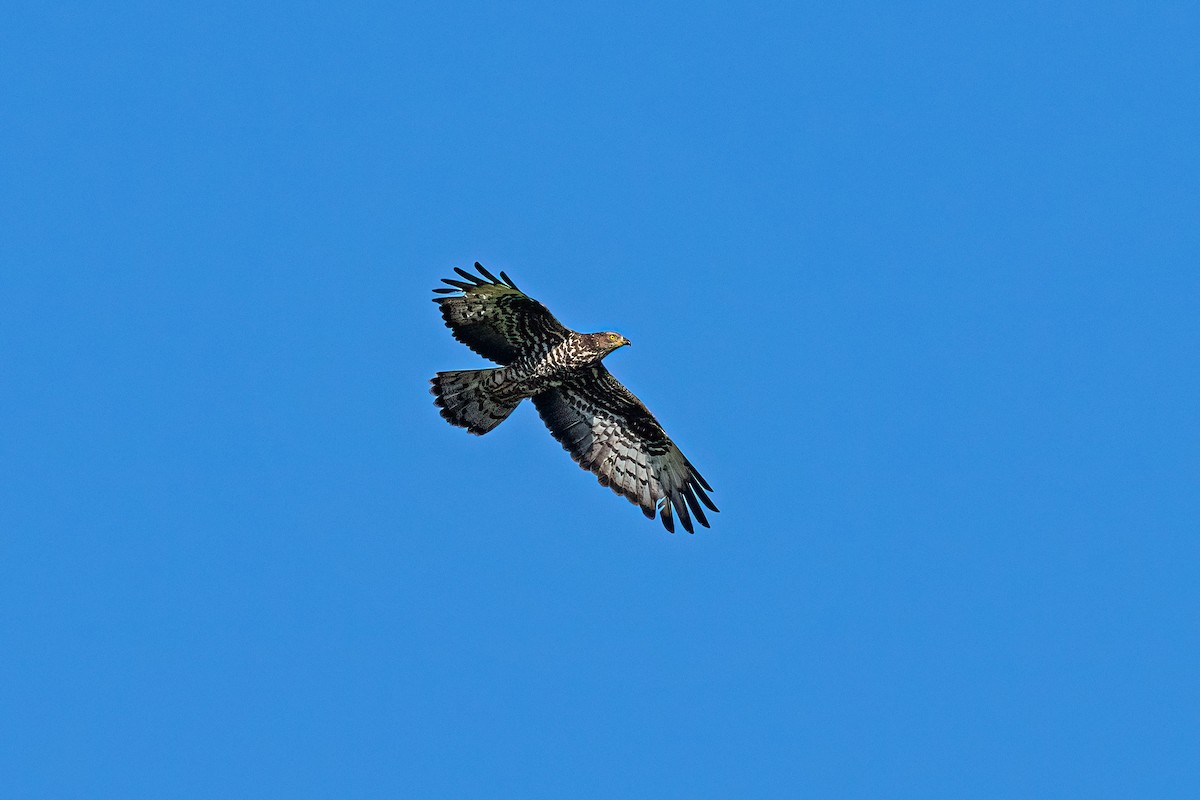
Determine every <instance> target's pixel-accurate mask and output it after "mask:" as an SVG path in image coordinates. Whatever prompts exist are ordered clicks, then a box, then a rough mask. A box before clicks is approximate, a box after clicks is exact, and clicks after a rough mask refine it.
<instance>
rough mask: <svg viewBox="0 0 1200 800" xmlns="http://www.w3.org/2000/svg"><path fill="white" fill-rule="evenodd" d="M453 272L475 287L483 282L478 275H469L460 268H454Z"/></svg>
mask: <svg viewBox="0 0 1200 800" xmlns="http://www.w3.org/2000/svg"><path fill="white" fill-rule="evenodd" d="M454 271H455V272H457V273H458V274H459V275H461V276H463V277H464V278H466V279H467V280H469V281H470V282H471V283H473V284H475V285H476V286H482V285H483V280H482V279H481V278H480V277H479V276H478V275H472V274H471V273H469V272H467V271H466V270H465V269H463V268H462V267H455V268H454Z"/></svg>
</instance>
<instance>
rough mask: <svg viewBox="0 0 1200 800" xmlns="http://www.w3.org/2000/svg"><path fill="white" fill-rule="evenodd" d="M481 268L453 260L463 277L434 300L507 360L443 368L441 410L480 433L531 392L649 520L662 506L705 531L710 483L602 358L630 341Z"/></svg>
mask: <svg viewBox="0 0 1200 800" xmlns="http://www.w3.org/2000/svg"><path fill="white" fill-rule="evenodd" d="M475 268H476V269H477V270H478V271H479V275H478V276H477V275H474V274H472V273H470V272H467V271H466V270H463V269H459V268H457V267H455V270H454V271H455V272H456V273H458V275H459V276H460V277H461V278H463V280H455V279H450V278H446V279H443V283H447V284H449V285H450V287H452V288H440V289H434V291H435V292H437V293H439V294H447V295H452V296H448V297H436V298H434V302H436V303H437V304H438V305H439V306H440V307H441V312H442V318H443V319H444V320H445V322H446V327H448V328H450V331H451V333H452V334H453V335H454V338H455V339H457V340H458V341H460V342H462V343H463V344H465V345H466V346H467V347H469V348H471V349H472V350H474V351H475V352H476V353H478V354H479V355H481V356H483V357H484V358H487V359H490V360H491V361H494V362H496V363H497V364H500V365H501V366H499V367H495V368H491V369H480V370H458V371H454V372H439V373H438V374H437V375H436V376H435V377H434V378H433V380H432V381H431V383H432V385H433V386H432V389H431V391H432V392H433V394H434V395H435V400H434V403H435V405H437V406H438V408H440V409H441V415H442V417H444V418H445V419H446V420H447V421H448V422H450V423H451V424H452V425H457V426H459V427H462V428H466V429H467V430H468V431H470V432H471V433H474V434H477V435H482V434H484V433H487V432H488V431H490V430H492V428H494V427H496V426H497V425H499V424H500V423H501V422H503V421H504V420H505V419H506V418H507V417H508V415H509V414H511V413H512V411H513V409H515V408H516V407H517V405H518V404H519V403H520V402H521V401H522V400H524V399H525V398H532V400H533V404H534V406H535V407H536V408H537V410H538V414H539V415H541V418H542V421H543V422H545V423H546V427H547V428H549V429H550V433H551V434H552V435H553V436H554V438H555V439H557V440H558V441H559V443H561V444H562V446H563V448H564V449H565V450H566V451H567V452H568V453H570V454H571V457H572V458H573V459H575V461H576V462H577V463H578V464H579V465H580V466H581V467H583V468H584V469H587V470H590V471H591V472H593V473H594V474H595V475H596V477H597V479H598V480H599V481H600V483H601V484H602V485H604V486H608V487H609V488H611V489H612V490H613V491H614V492H616V493H617V494H619V495H621V496H623V497H625V498H627V499H628V500H629V501H630V502H632V503H634V504H636V505H638V506H640V507H641V509H642V513H644V514H645V515H646V516H647V517H649V518H651V519H653V518H654V517H655V515H656V513H657V514H658V515H659V516H660V517H661V519H662V524H663V526H664V527H665V528H666V529H667V530H668V531H670V532H672V533H674V531H675V521H674V518H675V515H676V514H678V515H679V520H680V523H681V524H682V525H683V529H684V530H686V531H687V532H688V533H692V531H693V528H692V518H693V517H694V518H695V520H696V521H697V522H699V523H700V524H701V525H703V526H704V527H706V528H707V527H708V519H707V518H706V516H705V513H704V508H706V507H707V508H708V509H709V510H711V511H716V510H717V507H716V505H714V504H713V502H712V500H711V499H709V497H708V494H707V493H706V492H711V491H712V487H711V486H709V485H708V482H707V481H705V480H704V478H703V477H701V475H700V473H699V472H697V471H696V468H695V467H694V466H692V463H691V462H690V461H688V460H687V458H686V457H685V456H684V455H683V453H682V452H680V450H679V448H678V447H677V446H676V445H675V443H674V442H672V441H671V439H670V437H668V436H667V434H666V432H665V431H663V429H662V426H661V425H659V424H658V420H656V419H655V418H654V415H652V414H651V413H650V411H649V410H648V409H647V408H646V406H645V405H643V404H642V402H641V401H640V400H638V399H637V398H636V397H635V396H634V395H633V393H632V392H630V391H629V390H628V389H626V388H625V387H624V386H623V385H622V384H621V382H620V381H618V380H617V379H616V378H614V377H613V376H612V373H610V372H609V371H608V370H607V369H606V368H605V367H604V365H603V364H602V363H601V361H602V360H603V359H604V358H605V357H606V356H607V355H608V354H609V353H612V352H613V351H614V350H616V349H618V348H619V347H622V346H624V345H627V344H629V343H630V342H629V340H628V339H626V338H625V337H624V336H621V335H620V334H619V333H615V332H612V331H603V332H600V333H578V332H576V331H572V330H570V329H569V328H567V327H565V326H564V325H563V324H562V323H560V322H559V321H558V320H557V319H555V318H554V316H553V315H552V314H551V313H550V312H549V311H547V310H546V307H545V306H543V305H542V304H541V303H539V302H538V301H536V300H534V299H533V298H531V297H529V296H527V295H526V294H525V293H523V292H522V291H521V290H520V289H518V288H517V286H516V284H515V283H513V282H512V280H511V279H510V278H509V277H508V276H507V275H505V274H504V273H503V272H501V273H500V277H499V278H497V277H495V276H494V275H492V274H491V273H490V272H488V271H487V270H486V269H484V268H483V266H482V265H481V264H479V263H478V262H476V264H475ZM481 276H482V277H481Z"/></svg>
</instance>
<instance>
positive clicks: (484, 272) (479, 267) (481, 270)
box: [475, 261, 500, 283]
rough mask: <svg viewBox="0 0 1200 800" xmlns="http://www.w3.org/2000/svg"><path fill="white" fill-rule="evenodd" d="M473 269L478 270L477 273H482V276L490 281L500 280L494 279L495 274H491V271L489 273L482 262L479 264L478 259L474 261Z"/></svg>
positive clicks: (496, 281)
mask: <svg viewBox="0 0 1200 800" xmlns="http://www.w3.org/2000/svg"><path fill="white" fill-rule="evenodd" d="M475 269H477V270H479V274H480V275H482V276H483V277H485V278H487V279H488V280H489V281H491V282H492V283H499V282H500V281H498V280H496V276H495V275H493V274H492V273H490V272H488V271H487V270H486V269H484V267H483V264H480V263H479V262H478V261H476V262H475Z"/></svg>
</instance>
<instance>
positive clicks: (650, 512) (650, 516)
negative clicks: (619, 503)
mask: <svg viewBox="0 0 1200 800" xmlns="http://www.w3.org/2000/svg"><path fill="white" fill-rule="evenodd" d="M638 508H640V509H641V510H642V513H643V514H645V515H646V519H654V506H650V507H649V508H647V507H646V506H638Z"/></svg>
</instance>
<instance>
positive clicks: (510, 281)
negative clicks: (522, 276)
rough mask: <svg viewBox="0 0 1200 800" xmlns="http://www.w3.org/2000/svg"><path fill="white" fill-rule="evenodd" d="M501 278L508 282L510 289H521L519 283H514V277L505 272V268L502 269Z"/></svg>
mask: <svg viewBox="0 0 1200 800" xmlns="http://www.w3.org/2000/svg"><path fill="white" fill-rule="evenodd" d="M500 280H502V281H504V282H505V283H507V284H508V287H509V288H510V289H516V290H517V291H518V292H519V291H521V290H520V289H518V288H517V285H516V284H515V283H513V279H512V278H510V277H508V276H507V275H505V274H504V270H500Z"/></svg>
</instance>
